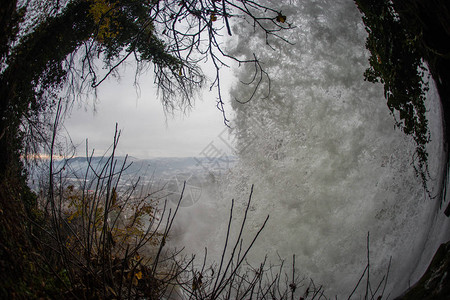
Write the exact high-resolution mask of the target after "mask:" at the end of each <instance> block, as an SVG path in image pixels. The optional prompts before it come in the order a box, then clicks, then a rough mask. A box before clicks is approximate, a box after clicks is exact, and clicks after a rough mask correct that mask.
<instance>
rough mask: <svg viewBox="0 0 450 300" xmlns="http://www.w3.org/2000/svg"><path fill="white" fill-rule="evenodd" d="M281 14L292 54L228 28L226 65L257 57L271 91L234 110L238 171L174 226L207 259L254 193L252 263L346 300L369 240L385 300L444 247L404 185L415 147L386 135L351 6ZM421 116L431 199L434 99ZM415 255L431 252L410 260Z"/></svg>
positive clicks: (238, 91) (393, 132)
mask: <svg viewBox="0 0 450 300" xmlns="http://www.w3.org/2000/svg"><path fill="white" fill-rule="evenodd" d="M283 3H284V4H283ZM272 5H273V4H272ZM280 5H282V11H283V13H284V14H286V15H287V20H288V22H293V23H294V25H295V26H296V29H295V30H293V31H291V32H290V33H289V36H287V38H288V39H289V40H290V41H291V42H293V43H294V45H293V46H290V45H286V44H283V42H281V41H279V40H276V39H270V40H269V42H270V43H271V45H272V46H273V48H274V49H272V48H270V47H268V46H266V45H265V39H264V38H265V37H264V35H263V34H261V33H260V32H254V31H253V29H252V28H251V26H235V27H234V29H233V33H234V37H233V39H232V43H233V45H231V47H234V54H235V55H239V56H241V57H252V56H253V53H257V55H258V58H259V59H260V60H261V62H262V66H263V68H264V70H265V71H266V72H268V74H269V76H270V79H271V91H270V94H269V95H268V96H267V95H266V92H267V87H268V81H267V80H266V81H263V82H262V84H261V86H260V88H259V89H258V91H257V93H256V94H255V96H254V97H253V98H252V100H251V101H249V102H248V103H246V104H240V103H238V102H233V108H234V111H235V114H236V117H235V119H234V120H233V121H232V126H233V131H234V133H235V134H236V135H237V145H236V147H237V150H238V151H237V152H238V153H239V158H240V161H239V164H238V165H237V166H236V167H235V168H234V169H233V170H232V172H231V173H230V174H228V176H227V177H226V178H225V179H223V181H222V182H221V184H220V187H219V188H218V190H219V191H218V192H210V193H209V194H208V193H204V195H203V196H202V199H201V200H200V201H199V202H198V203H197V204H196V205H195V206H193V207H190V208H188V209H186V210H185V211H184V212H181V214H185V213H187V214H188V216H189V218H185V220H187V219H188V220H189V222H187V221H184V223H183V222H182V224H184V225H183V227H184V228H189V230H188V233H187V235H185V238H184V239H183V241H182V243H184V244H187V246H188V249H191V250H192V251H194V252H196V253H201V252H202V249H203V247H205V246H206V247H208V249H209V253H212V256H213V259H214V253H216V254H217V253H220V249H221V247H222V245H223V238H224V235H225V232H226V226H227V214H228V212H229V206H230V202H229V200H230V199H231V198H235V199H236V207H237V208H238V214H239V211H240V212H242V211H243V210H242V209H241V208H243V207H244V206H245V203H246V201H247V199H248V194H249V191H250V187H251V185H252V184H254V194H253V202H252V206H251V210H250V219H249V220H248V224H247V225H248V226H247V231H246V232H247V235H246V236H247V238H250V237H251V236H252V235H253V234H255V233H256V231H257V230H258V228H259V226H260V225H261V224H262V222H263V220H264V218H265V216H266V215H267V214H269V215H270V220H269V223H268V224H267V226H266V228H265V229H264V231H263V234H262V236H261V237H260V238H259V240H258V241H257V243H256V244H255V245H254V247H253V251H252V254H251V259H252V260H254V261H258V260H262V259H263V258H264V256H265V255H266V254H267V255H269V258H270V259H276V258H277V257H278V255H279V256H280V257H283V258H289V257H291V256H292V254H296V266H297V268H298V272H300V273H301V274H303V275H304V276H306V277H311V278H313V279H314V281H315V282H316V283H318V284H323V285H324V286H325V291H326V295H327V296H328V297H334V296H335V295H337V296H338V297H339V298H343V297H345V298H346V297H347V296H348V295H349V294H350V292H351V291H352V289H353V287H354V286H355V284H356V282H357V281H358V279H359V277H360V275H361V274H362V272H363V270H364V268H365V266H366V263H367V258H366V256H367V243H366V242H367V240H366V238H367V234H368V232H370V266H371V269H370V276H371V278H372V279H373V282H372V285H373V286H376V284H377V283H378V282H379V281H380V280H381V279H382V277H383V276H384V275H385V274H386V271H387V268H388V264H389V260H390V258H391V257H392V265H391V269H390V274H389V280H388V285H387V291H388V292H387V293H391V295H392V296H395V295H397V294H399V293H401V292H402V291H403V290H404V289H406V288H407V287H408V285H409V284H410V283H413V282H414V281H415V280H416V279H417V278H418V276H420V274H421V273H422V272H423V270H424V268H425V266H426V264H427V263H428V262H429V259H430V255H431V254H430V253H432V252H433V251H434V250H432V249H435V248H436V247H437V245H438V244H439V241H438V240H439V239H441V238H443V239H445V238H444V237H439V238H436V239H433V238H432V239H433V241H432V242H430V240H429V239H428V234H429V229H430V228H431V227H432V226H434V225H433V224H436V222H435V221H433V220H432V219H433V216H434V215H435V205H434V202H432V201H433V200H430V199H428V198H427V195H426V194H425V193H424V191H423V188H422V184H421V181H420V179H419V178H417V177H416V176H415V174H414V169H413V166H412V165H411V163H412V156H413V153H414V149H415V145H414V142H413V141H412V139H411V138H410V137H407V136H405V135H404V134H403V133H402V132H401V131H400V130H399V129H395V126H394V123H395V122H394V119H393V116H392V115H391V114H390V112H389V110H388V108H387V106H386V100H385V99H384V97H383V88H382V86H381V85H374V84H372V83H368V82H365V81H364V80H363V73H364V70H365V69H366V68H367V67H368V61H367V59H368V53H367V50H366V49H365V46H364V43H365V38H366V32H365V30H364V25H363V24H362V21H361V15H360V13H359V11H358V10H357V8H356V6H355V4H354V2H353V1H351V0H339V1H336V0H333V1H312V0H309V1H282V2H281V4H280ZM252 72H254V69H253V68H252V66H246V67H244V68H241V69H239V71H238V72H237V74H236V76H238V78H240V79H241V80H242V81H248V78H251V76H252ZM252 92H253V90H252V88H251V86H249V87H246V86H243V85H237V86H236V87H235V89H234V90H233V91H232V98H236V99H238V100H246V99H249V97H250V95H251V93H252ZM428 105H429V107H430V112H429V118H430V120H431V121H430V124H431V125H430V127H431V128H432V143H430V146H429V153H430V170H431V180H430V186H431V188H432V189H433V190H434V191H435V190H437V185H438V184H439V182H440V181H439V177H440V171H441V167H440V161H441V160H442V139H441V135H442V133H441V121H440V108H439V105H438V100H437V95H436V92H435V91H434V90H433V89H432V91H431V92H430V96H429V104H428ZM440 214H441V215H442V212H441V213H440ZM445 222H446V221H445ZM447 223H448V222H447ZM439 226H441V225H439ZM447 226H448V225H447ZM437 231H439V228H438V229H437ZM427 239H428V241H427ZM433 243H434V244H433ZM431 244H433V245H434V246H430V247H429V248H427V247H426V246H427V245H431ZM200 245H201V246H200ZM424 248H426V249H429V250H427V251H428V252H427V254H426V255H425V257H426V258H422V259H420V257H422V256H421V255H422V253H423V252H424ZM216 259H217V257H216ZM419 260H420V261H419ZM418 265H419V266H418ZM417 266H418V268H417V269H416V267H417ZM413 272H414V273H413ZM412 273H413V274H412ZM411 274H412V275H411ZM364 288H365V286H364ZM358 293H359V294H358ZM361 293H363V290H359V291H357V294H358V297H359V295H361ZM387 293H386V294H387Z"/></svg>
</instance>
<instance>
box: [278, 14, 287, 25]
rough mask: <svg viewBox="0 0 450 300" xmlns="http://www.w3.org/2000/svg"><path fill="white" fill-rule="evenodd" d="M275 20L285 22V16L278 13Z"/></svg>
mask: <svg viewBox="0 0 450 300" xmlns="http://www.w3.org/2000/svg"><path fill="white" fill-rule="evenodd" d="M276 20H277V21H278V22H280V23H284V22H286V16H283V15H282V14H281V13H278V16H277V17H276Z"/></svg>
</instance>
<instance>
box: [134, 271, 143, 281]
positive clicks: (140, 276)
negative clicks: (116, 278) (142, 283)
mask: <svg viewBox="0 0 450 300" xmlns="http://www.w3.org/2000/svg"><path fill="white" fill-rule="evenodd" d="M134 276H136V278H137V279H138V280H141V279H142V272H141V271H139V272H137V273H136V274H134Z"/></svg>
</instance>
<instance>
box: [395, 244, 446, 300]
mask: <svg viewBox="0 0 450 300" xmlns="http://www.w3.org/2000/svg"><path fill="white" fill-rule="evenodd" d="M426 299H430V300H431V299H432V300H448V299H450V242H447V243H446V244H442V245H441V246H440V247H439V249H438V250H437V251H436V254H435V255H434V257H433V260H432V261H431V263H430V265H429V266H428V269H427V271H426V272H425V274H424V275H423V276H422V278H421V279H420V280H419V281H418V282H417V283H416V284H415V285H414V286H412V287H411V288H410V289H409V290H407V291H406V292H405V293H404V294H403V295H402V296H400V297H398V298H396V300H426Z"/></svg>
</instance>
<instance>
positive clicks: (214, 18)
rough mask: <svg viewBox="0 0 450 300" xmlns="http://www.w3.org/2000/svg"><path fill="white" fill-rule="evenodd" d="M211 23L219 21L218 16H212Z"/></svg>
mask: <svg viewBox="0 0 450 300" xmlns="http://www.w3.org/2000/svg"><path fill="white" fill-rule="evenodd" d="M211 21H213V22H214V21H217V16H216V15H215V14H211Z"/></svg>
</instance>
